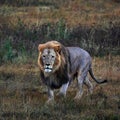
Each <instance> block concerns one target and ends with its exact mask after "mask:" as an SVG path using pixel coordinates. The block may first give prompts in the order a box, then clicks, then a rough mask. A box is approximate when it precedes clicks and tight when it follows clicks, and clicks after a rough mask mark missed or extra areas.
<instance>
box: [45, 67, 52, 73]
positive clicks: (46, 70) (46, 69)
mask: <svg viewBox="0 0 120 120" xmlns="http://www.w3.org/2000/svg"><path fill="white" fill-rule="evenodd" d="M52 68H53V67H52V65H45V67H44V71H45V72H52Z"/></svg>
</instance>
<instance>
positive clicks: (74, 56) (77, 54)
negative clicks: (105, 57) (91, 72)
mask: <svg viewBox="0 0 120 120" xmlns="http://www.w3.org/2000/svg"><path fill="white" fill-rule="evenodd" d="M67 50H68V52H69V61H70V66H71V67H70V68H71V71H73V70H74V71H76V69H77V68H78V67H80V66H82V65H85V64H91V61H92V60H91V56H90V55H89V53H88V52H87V51H86V50H83V49H81V48H80V47H67Z"/></svg>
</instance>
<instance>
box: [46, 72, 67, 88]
mask: <svg viewBox="0 0 120 120" xmlns="http://www.w3.org/2000/svg"><path fill="white" fill-rule="evenodd" d="M44 82H45V84H46V85H47V86H49V87H50V88H51V89H58V88H60V87H61V86H62V85H63V84H64V83H66V82H67V81H66V79H65V78H64V76H63V75H61V74H59V75H58V74H56V75H50V76H48V77H45V78H44Z"/></svg>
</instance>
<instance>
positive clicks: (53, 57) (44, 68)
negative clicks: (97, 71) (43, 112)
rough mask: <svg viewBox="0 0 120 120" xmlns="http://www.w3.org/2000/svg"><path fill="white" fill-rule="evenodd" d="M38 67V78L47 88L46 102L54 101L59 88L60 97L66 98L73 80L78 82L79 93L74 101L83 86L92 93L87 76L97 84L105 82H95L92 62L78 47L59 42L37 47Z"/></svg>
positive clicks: (80, 94) (77, 97)
mask: <svg viewBox="0 0 120 120" xmlns="http://www.w3.org/2000/svg"><path fill="white" fill-rule="evenodd" d="M38 50H39V56H38V66H39V69H40V77H41V80H42V81H43V83H44V84H45V85H46V86H47V88H48V96H49V99H48V102H50V101H53V100H54V91H53V90H54V89H57V88H60V95H63V96H66V91H67V88H68V86H69V84H70V83H71V81H72V80H73V79H75V78H77V80H78V86H79V91H78V92H77V94H76V96H75V99H80V98H81V96H82V94H83V89H82V87H83V84H85V85H87V87H88V89H89V91H90V92H91V93H92V90H93V86H92V84H91V82H90V81H89V79H88V77H87V75H88V72H89V73H90V75H91V77H92V78H93V79H94V80H95V81H96V82H97V83H104V82H106V80H103V81H100V80H97V79H96V78H95V77H94V75H93V72H92V68H91V64H92V60H91V57H90V55H89V53H88V52H87V51H85V50H83V49H81V48H79V47H64V46H63V45H62V44H61V43H60V42H57V41H49V42H47V43H44V44H39V46H38Z"/></svg>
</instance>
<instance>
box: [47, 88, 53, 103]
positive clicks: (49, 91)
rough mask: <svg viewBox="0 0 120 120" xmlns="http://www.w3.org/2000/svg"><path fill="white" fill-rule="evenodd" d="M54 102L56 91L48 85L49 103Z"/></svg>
mask: <svg viewBox="0 0 120 120" xmlns="http://www.w3.org/2000/svg"><path fill="white" fill-rule="evenodd" d="M53 102H54V91H53V90H52V89H51V88H50V87H48V100H47V102H46V103H47V104H51V103H53Z"/></svg>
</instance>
